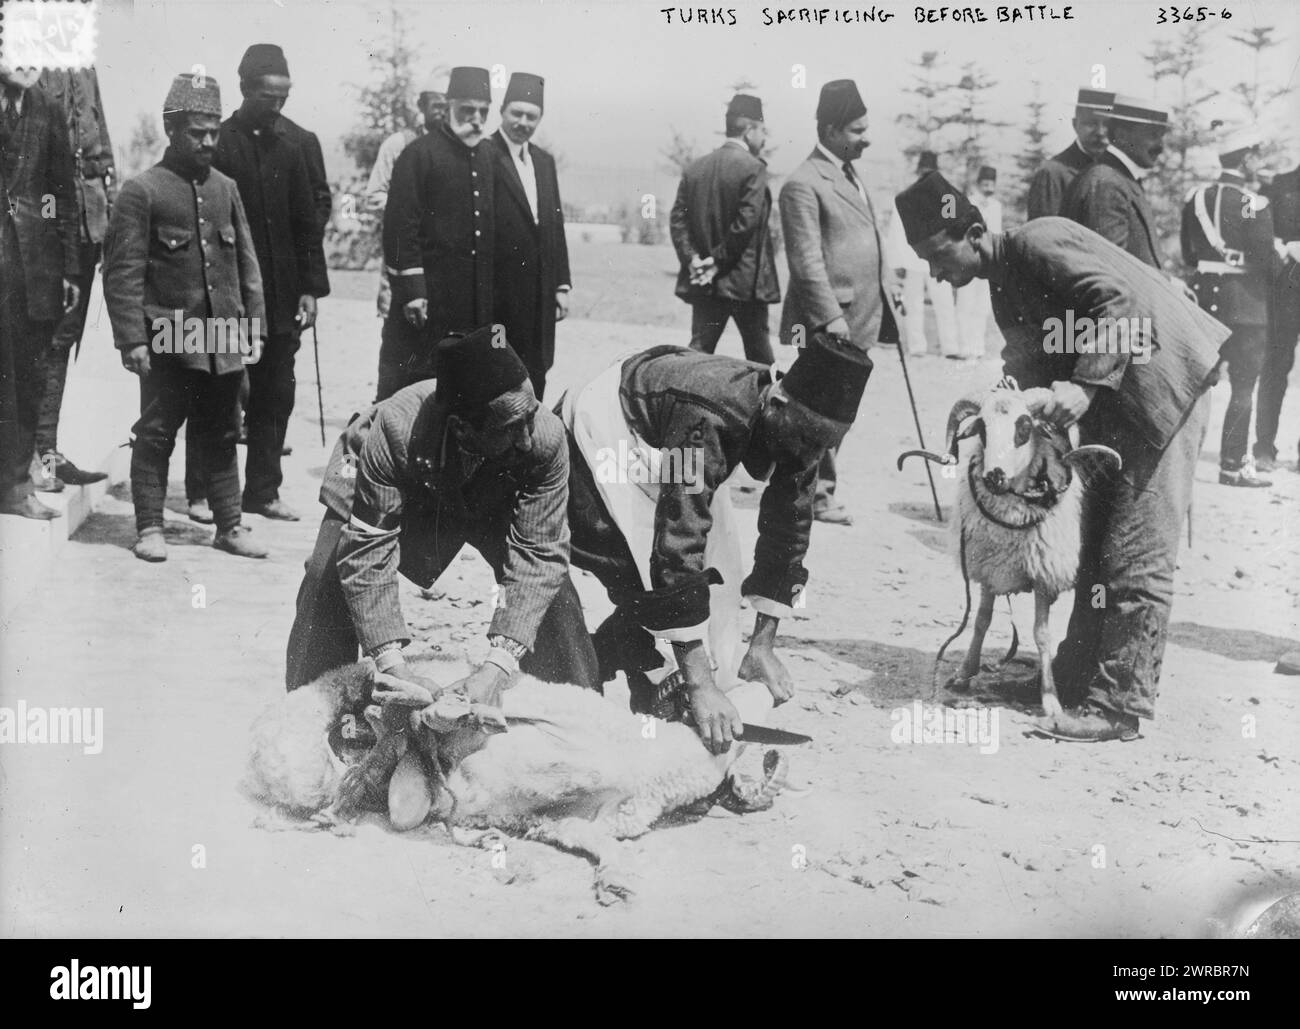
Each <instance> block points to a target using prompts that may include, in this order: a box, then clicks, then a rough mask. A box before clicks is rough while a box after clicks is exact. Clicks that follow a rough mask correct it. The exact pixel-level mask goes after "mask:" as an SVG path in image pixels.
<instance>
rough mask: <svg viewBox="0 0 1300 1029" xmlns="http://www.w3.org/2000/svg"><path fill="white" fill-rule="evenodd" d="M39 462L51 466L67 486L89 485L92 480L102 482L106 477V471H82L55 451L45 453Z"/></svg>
mask: <svg viewBox="0 0 1300 1029" xmlns="http://www.w3.org/2000/svg"><path fill="white" fill-rule="evenodd" d="M41 463H42V464H44V465H45V466H46V467H53V469H54V474H55V475H56V476H57V477H58V478H59V480H60V481H61V482H66V483H67V484H68V485H69V486H89V485H90V484H91V483H92V482H103V481H104V480H105V479H107V478H108V473H107V472H85V471H82V470H81V469H80V468H78V467H77V466H76V465H75V464H73V463H72V462H71V461H69V460H68V459H67V458H66V457H64V456H63V455H62V454H60V453H58V452H57V451H55V452H54V453H50V454H46V455H45V457H43V458H42V459H41Z"/></svg>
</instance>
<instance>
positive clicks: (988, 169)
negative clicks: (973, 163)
mask: <svg viewBox="0 0 1300 1029" xmlns="http://www.w3.org/2000/svg"><path fill="white" fill-rule="evenodd" d="M985 179H988V180H989V181H990V182H997V181H998V170H997V169H996V168H994V167H993V166H992V165H989V164H986V165H984V166H983V167H982V168H980V173H979V174H978V175H976V176H975V181H976V182H982V181H983V180H985Z"/></svg>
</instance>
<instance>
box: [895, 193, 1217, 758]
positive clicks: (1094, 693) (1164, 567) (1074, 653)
mask: <svg viewBox="0 0 1300 1029" xmlns="http://www.w3.org/2000/svg"><path fill="white" fill-rule="evenodd" d="M898 210H899V213H900V215H901V217H902V218H903V222H904V225H905V227H906V229H907V241H908V243H909V244H911V246H912V248H913V249H914V250H915V251H916V253H917V255H918V256H919V257H922V258H924V259H925V260H927V261H928V262H929V264H930V269H931V271H932V273H933V274H934V275H935V276H936V277H937V278H938V279H939V280H940V281H947V282H951V283H952V284H953V286H955V287H960V286H964V285H966V284H967V283H968V282H970V281H971V280H972V279H974V278H983V279H988V280H989V282H990V284H991V286H992V298H993V314H994V316H995V317H996V319H997V323H998V328H999V329H1001V331H1002V334H1003V337H1004V338H1005V340H1006V346H1005V348H1004V349H1003V351H1002V356H1003V364H1004V370H1005V372H1006V373H1007V374H1008V375H1012V376H1014V377H1015V379H1016V381H1017V382H1018V383H1019V385H1020V387H1021V388H1022V389H1028V388H1030V387H1035V386H1042V387H1049V388H1050V389H1051V390H1052V393H1053V400H1052V402H1051V403H1050V404H1049V405H1048V406H1047V408H1046V409H1045V411H1044V414H1045V415H1046V416H1047V417H1049V418H1052V419H1053V420H1054V421H1056V422H1058V423H1059V424H1060V425H1062V426H1069V425H1072V424H1074V423H1076V422H1077V423H1078V425H1079V435H1080V439H1081V442H1083V443H1095V444H1102V445H1105V446H1109V447H1111V448H1113V449H1114V450H1116V451H1118V452H1119V454H1120V457H1121V458H1122V460H1123V471H1122V473H1121V474H1120V475H1119V476H1117V477H1116V478H1115V479H1114V480H1112V481H1110V482H1108V483H1105V484H1100V488H1095V489H1093V490H1090V491H1089V493H1088V501H1087V503H1086V506H1085V509H1084V516H1083V519H1084V522H1083V532H1082V546H1081V549H1080V560H1079V575H1078V579H1077V582H1076V586H1075V597H1074V611H1073V613H1072V614H1071V616H1070V628H1069V632H1068V634H1067V636H1066V638H1065V640H1064V642H1063V643H1062V644H1061V648H1060V650H1059V651H1058V652H1057V659H1056V660H1055V661H1054V662H1053V663H1052V668H1053V671H1054V673H1055V677H1056V680H1057V684H1058V688H1059V691H1060V695H1061V700H1062V702H1063V703H1065V704H1066V705H1067V706H1074V705H1077V706H1074V707H1073V710H1071V711H1068V712H1066V713H1065V714H1064V715H1063V716H1061V717H1060V718H1057V719H1055V720H1054V722H1053V724H1052V725H1050V726H1045V727H1044V728H1045V729H1046V730H1048V732H1049V734H1050V735H1053V736H1056V737H1058V738H1060V739H1066V740H1072V741H1081V742H1090V741H1096V740H1113V739H1132V738H1134V737H1136V735H1137V729H1138V721H1139V719H1141V718H1151V717H1153V716H1154V714H1155V700H1156V693H1157V687H1158V685H1159V681H1160V661H1161V657H1162V655H1163V654H1164V649H1165V635H1166V631H1167V628H1168V625H1169V611H1170V606H1171V603H1172V596H1173V578H1174V567H1175V564H1176V561H1177V557H1178V539H1179V535H1180V531H1181V526H1182V521H1183V517H1184V515H1185V514H1186V513H1187V509H1188V506H1189V504H1190V503H1191V498H1192V480H1193V473H1194V471H1195V469H1196V459H1197V455H1198V453H1199V451H1200V447H1201V437H1202V436H1203V435H1204V430H1205V425H1206V421H1207V419H1208V417H1209V398H1208V396H1207V395H1206V390H1207V388H1208V386H1209V382H1208V376H1209V375H1210V372H1211V370H1212V369H1213V368H1214V365H1215V362H1216V360H1217V359H1218V350H1219V345H1220V344H1221V343H1222V342H1223V341H1224V340H1225V339H1226V338H1227V336H1228V329H1227V328H1225V327H1224V326H1222V325H1220V324H1219V323H1218V322H1216V321H1215V320H1214V319H1213V318H1211V317H1209V316H1208V315H1207V314H1205V313H1204V312H1202V311H1201V310H1200V309H1199V308H1198V307H1197V306H1196V305H1195V304H1193V303H1192V302H1191V301H1189V300H1187V299H1185V298H1184V297H1183V296H1182V295H1181V294H1180V293H1179V292H1177V291H1176V290H1175V289H1173V288H1172V287H1171V286H1170V285H1169V282H1168V280H1166V278H1165V277H1164V275H1162V274H1161V273H1160V272H1159V271H1158V270H1156V269H1154V268H1151V267H1150V266H1148V265H1146V264H1144V263H1142V262H1141V261H1139V260H1137V259H1136V258H1134V257H1133V256H1131V255H1130V254H1128V253H1126V252H1125V251H1123V250H1121V249H1120V248H1119V247H1117V246H1115V245H1114V244H1113V243H1110V242H1108V241H1107V240H1105V239H1103V238H1102V237H1101V236H1099V235H1097V234H1096V233H1095V232H1093V231H1092V230H1091V229H1087V228H1084V227H1083V226H1081V225H1078V224H1076V223H1075V222H1071V221H1068V220H1066V219H1064V218H1039V219H1036V220H1034V221H1032V222H1029V223H1028V224H1027V225H1025V226H1024V227H1022V228H1019V229H1014V230H1012V231H1011V232H1006V233H990V232H988V231H987V229H986V228H985V225H984V219H983V217H982V216H981V215H980V212H979V209H978V208H976V207H975V206H974V205H973V204H971V203H970V202H969V201H968V200H967V199H966V198H965V196H964V195H963V194H962V192H961V191H960V190H958V189H956V188H955V187H954V186H952V184H951V183H949V182H948V181H947V180H945V179H944V178H943V176H942V175H940V174H939V173H937V172H933V173H931V174H929V175H927V176H925V177H924V178H922V179H920V180H918V181H917V182H915V183H913V184H912V185H911V186H909V187H908V188H907V189H905V190H904V191H903V192H902V193H900V194H899V195H898ZM1067 316H1068V317H1067ZM1085 319H1090V321H1087V322H1086V323H1085ZM1121 322H1122V323H1123V325H1124V327H1125V329H1126V331H1125V332H1111V329H1110V327H1112V326H1119V325H1120V323H1121ZM1084 324H1086V325H1087V327H1088V329H1087V332H1086V334H1084V333H1082V330H1080V333H1076V335H1079V336H1080V338H1078V339H1070V340H1066V341H1064V342H1065V345H1063V346H1062V345H1060V344H1061V342H1062V341H1061V339H1060V332H1061V327H1062V325H1069V326H1083V325H1084ZM1103 329H1104V330H1105V331H1103ZM1094 330H1095V331H1094ZM1067 331H1068V330H1067ZM1116 344H1118V345H1116Z"/></svg>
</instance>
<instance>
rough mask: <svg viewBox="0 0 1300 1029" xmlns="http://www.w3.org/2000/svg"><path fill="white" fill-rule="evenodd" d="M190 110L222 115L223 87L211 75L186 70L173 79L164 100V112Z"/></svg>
mask: <svg viewBox="0 0 1300 1029" xmlns="http://www.w3.org/2000/svg"><path fill="white" fill-rule="evenodd" d="M181 111H190V112H193V113H194V114H215V115H216V116H217V117H218V118H220V117H221V87H220V86H218V85H217V80H216V79H214V78H213V77H212V76H211V75H196V74H195V73H194V72H184V73H182V74H180V75H177V76H176V78H174V79H172V88H171V89H169V90H167V99H166V100H164V101H163V114H176V113H178V112H181Z"/></svg>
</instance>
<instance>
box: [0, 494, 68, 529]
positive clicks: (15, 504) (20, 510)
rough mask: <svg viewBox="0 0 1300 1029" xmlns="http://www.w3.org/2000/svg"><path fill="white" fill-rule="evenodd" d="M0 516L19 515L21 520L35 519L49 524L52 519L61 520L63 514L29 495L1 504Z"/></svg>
mask: <svg viewBox="0 0 1300 1029" xmlns="http://www.w3.org/2000/svg"><path fill="white" fill-rule="evenodd" d="M0 514H8V515H18V516H19V517H20V518H35V519H37V520H38V521H42V522H48V521H49V520H50V519H51V518H60V517H62V516H63V512H62V511H60V510H58V509H57V508H53V507H46V506H45V505H44V504H42V503H41V502H40V501H39V500H37V499H36V498H35V497H34V496H32V495H31V494H30V493H28V494H27V495H26V496H25V497H15V498H13V499H12V500H6V501H4V503H0Z"/></svg>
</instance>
